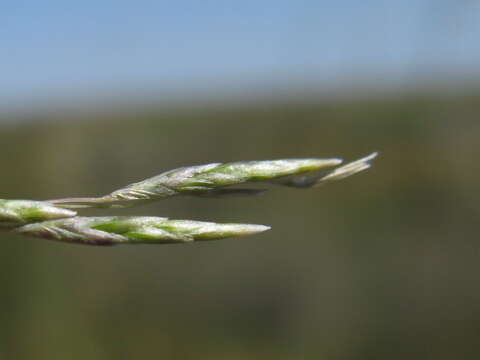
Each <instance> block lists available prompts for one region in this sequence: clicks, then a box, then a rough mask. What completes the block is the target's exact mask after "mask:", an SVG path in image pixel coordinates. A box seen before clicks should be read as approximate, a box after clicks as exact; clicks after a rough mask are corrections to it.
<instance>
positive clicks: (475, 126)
mask: <svg viewBox="0 0 480 360" xmlns="http://www.w3.org/2000/svg"><path fill="white" fill-rule="evenodd" d="M0 22H1V23H2V31H1V33H0V39H1V45H0V49H1V56H0V77H1V86H0V149H1V150H0V163H1V164H2V169H3V170H2V176H0V186H1V189H2V191H1V195H0V196H1V197H2V198H21V199H22V198H23V199H51V198H61V197H70V196H90V195H100V194H104V193H108V192H110V191H112V190H114V189H116V188H119V187H122V186H123V185H126V184H128V183H131V182H135V181H138V180H141V179H144V178H147V177H150V176H152V175H156V174H158V173H160V172H162V171H165V170H169V169H172V168H175V167H179V166H184V165H193V164H202V163H208V162H217V161H235V160H250V159H252V160H253V159H275V158H287V157H310V156H315V157H343V158H345V159H347V160H353V159H355V158H358V157H360V156H363V155H366V154H368V153H370V152H372V151H379V152H380V157H379V158H378V160H377V161H376V162H375V166H374V167H373V168H372V169H371V170H369V171H367V172H364V173H362V174H358V175H356V176H355V177H352V178H349V179H345V180H344V181H341V182H338V183H335V184H330V185H328V186H325V187H320V188H317V189H313V190H295V189H288V188H281V187H272V188H271V189H270V191H269V192H268V193H266V194H264V195H262V196H259V197H255V198H236V197H232V198H224V199H221V200H220V199H216V200H213V199H196V198H175V199H168V200H165V201H162V202H158V203H156V204H151V205H148V206H143V207H139V208H134V209H123V210H114V211H113V212H115V213H116V214H142V215H158V216H169V217H171V218H179V219H197V220H211V221H219V222H221V221H232V222H246V223H261V224H269V225H271V226H272V230H271V231H269V232H267V233H264V234H261V235H258V236H252V237H248V238H242V239H232V240H223V241H219V242H209V243H200V244H191V245H184V246H182V245H168V246H146V245H145V246H132V247H128V246H124V247H112V248H96V247H85V246H75V245H68V244H61V243H54V242H47V241H43V240H38V239H33V238H32V239H30V238H23V237H19V236H14V235H10V234H8V233H2V234H0V235H1V236H0V238H1V251H0V359H20V360H21V359H87V358H88V359H92V360H94V359H148V358H162V359H180V360H182V359H212V360H215V359H222V360H223V359H242V360H243V359H262V360H263V359H275V360H279V359H387V358H388V359H436V360H441V359H452V358H457V359H478V357H479V356H480V342H479V340H478V339H479V335H480V285H479V279H480V265H479V258H480V245H479V239H478V221H479V214H480V205H479V201H480V192H479V184H480V167H479V165H478V155H479V154H480V146H479V144H480V121H479V116H480V105H479V103H480V92H479V91H478V90H479V88H480V66H479V64H480V47H479V46H478V38H479V36H480V6H479V3H478V2H476V1H466V0H464V1H458V0H457V1H446V0H444V1H438V0H437V1H427V0H417V1H414V0H412V1H402V2H400V1H397V2H395V1H363V2H355V1H347V0H345V1H337V2H335V3H334V2H323V1H307V0H305V1H275V2H274V1H242V2H220V1H208V2H195V1H187V0H185V1H177V2H170V3H165V2H153V1H152V2H149V1H137V2H128V1H102V2H94V1H90V0H87V1H83V2H77V3H69V2H59V1H53V0H48V1H43V2H35V1H23V2H19V1H15V2H14V1H6V2H2V4H0ZM85 213H86V214H94V215H100V214H103V213H104V211H100V210H97V211H93V210H91V211H88V212H85Z"/></svg>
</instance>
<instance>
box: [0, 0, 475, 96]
mask: <svg viewBox="0 0 480 360" xmlns="http://www.w3.org/2000/svg"><path fill="white" fill-rule="evenodd" d="M0 24H1V29H2V30H1V32H0V81H1V86H0V103H2V102H3V103H7V102H10V101H17V102H23V101H28V100H31V99H42V98H43V97H48V96H51V97H53V98H55V96H65V95H67V96H71V97H75V96H77V95H79V94H84V95H85V94H87V95H88V94H95V92H104V93H108V92H110V93H115V92H119V93H120V92H124V93H129V92H136V91H140V92H141V91H144V92H147V93H148V91H150V90H151V91H152V92H153V89H156V90H162V91H167V92H168V89H189V88H196V89H199V91H203V90H205V89H207V90H208V89H210V90H212V89H216V90H222V89H224V88H225V89H227V88H234V87H235V86H243V87H245V88H247V89H248V88H249V87H251V88H255V87H256V86H257V85H258V84H261V83H268V82H275V81H277V80H278V79H300V80H302V79H304V80H305V79H308V80H309V81H311V82H314V83H318V86H319V87H322V86H327V85H324V84H334V83H335V82H336V81H344V82H345V81H346V82H347V83H348V81H350V80H351V81H354V80H356V79H357V78H360V79H364V80H365V81H367V82H370V83H372V82H373V83H375V82H376V81H378V82H382V81H388V79H389V78H391V77H396V78H398V77H400V78H401V77H405V78H408V79H417V78H418V75H428V76H440V77H441V76H444V75H445V74H449V75H450V76H452V75H453V76H455V74H469V73H476V74H478V73H479V72H478V70H479V68H480V66H479V64H480V45H479V44H480V42H479V39H480V3H479V2H477V1H471V0H470V1H469V0H456V1H447V0H430V1H428V0H417V1H413V0H403V1H388V0H386V1H378V0H377V1H375V0H370V1H369V0H364V1H349V0H337V1H318V0H317V1H315V0H303V1H302V0H298V1H294V0H290V1H285V0H275V1H273V0H272V1H271V0H265V1H261V0H257V1H250V0H243V1H218V0H217V1H208V0H204V1H193V0H177V1H145V0H137V1H121V0H115V1H113V0H110V1H102V0H97V1H93V0H83V1H53V0H43V1H40V0H25V1H22V0H3V1H2V2H1V3H0Z"/></svg>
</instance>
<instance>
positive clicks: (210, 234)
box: [15, 216, 269, 245]
mask: <svg viewBox="0 0 480 360" xmlns="http://www.w3.org/2000/svg"><path fill="white" fill-rule="evenodd" d="M268 229H269V227H268V226H264V225H251V224H217V223H213V222H204V221H191V220H169V219H168V218H161V217H152V216H148V217H134V216H110V217H109V216H106V217H80V216H79V217H74V218H70V219H62V220H53V221H44V222H40V223H35V224H29V225H25V226H22V227H19V228H17V229H15V231H16V232H18V233H21V234H24V235H31V236H35V237H40V238H44V239H50V240H57V241H65V242H72V243H80V244H88V245H116V244H140V243H143V244H153V243H160V244H171V243H188V242H192V241H206V240H218V239H224V238H230V237H239V236H246V235H251V234H256V233H259V232H263V231H265V230H268Z"/></svg>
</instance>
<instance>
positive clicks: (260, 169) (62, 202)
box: [52, 153, 377, 208]
mask: <svg viewBox="0 0 480 360" xmlns="http://www.w3.org/2000/svg"><path fill="white" fill-rule="evenodd" d="M376 156H377V154H376V153H374V154H371V155H369V156H367V157H365V158H362V159H360V160H357V161H354V162H352V163H349V164H347V165H344V166H341V167H337V168H334V169H331V168H332V167H335V166H337V165H339V164H341V163H342V160H341V159H316V158H310V159H284V160H264V161H239V162H232V163H225V164H222V163H213V164H208V165H198V166H188V167H183V168H179V169H175V170H170V171H168V172H165V173H163V174H160V175H157V176H155V177H152V178H149V179H147V180H143V181H141V182H137V183H134V184H131V185H128V186H126V187H124V188H122V189H119V190H116V191H114V192H112V193H111V194H109V195H105V196H102V197H98V198H71V199H59V200H53V201H52V203H54V204H56V205H57V206H62V207H67V208H76V207H127V206H133V205H136V204H138V203H142V202H146V201H153V200H158V199H163V198H167V197H171V196H175V195H194V196H221V195H230V194H239V195H254V194H257V193H259V192H261V191H263V190H258V189H238V188H226V187H229V186H232V185H239V184H244V183H253V182H265V183H276V184H281V185H284V186H290V187H296V188H307V187H312V186H316V185H320V184H323V183H326V182H330V181H334V180H340V179H343V178H345V177H348V176H351V175H353V174H356V173H358V172H360V171H362V170H365V169H368V168H369V167H370V166H371V165H370V162H371V161H372V160H373V159H374V158H375V157H376ZM326 169H328V170H326Z"/></svg>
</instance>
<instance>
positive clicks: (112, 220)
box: [0, 153, 377, 245]
mask: <svg viewBox="0 0 480 360" xmlns="http://www.w3.org/2000/svg"><path fill="white" fill-rule="evenodd" d="M376 156H377V154H376V153H374V154H371V155H369V156H367V157H364V158H362V159H360V160H357V161H354V162H351V163H348V164H346V165H343V166H338V165H340V164H341V163H342V160H341V159H316V158H308V159H284V160H265V161H239V162H232V163H225V164H222V163H214V164H208V165H199V166H188V167H183V168H179V169H175V170H171V171H168V172H165V173H163V174H160V175H158V176H155V177H152V178H150V179H147V180H144V181H141V182H138V183H135V184H131V185H129V186H127V187H124V188H122V189H119V190H116V191H114V192H112V193H111V194H109V195H105V196H101V197H98V198H69V199H58V200H50V201H31V200H1V199H0V229H3V230H9V231H13V232H15V233H18V234H24V235H29V236H34V237H38V238H44V239H50V240H57V241H63V242H71V243H79V244H87V245H115V244H169V243H188V242H192V241H204V240H216V239H224V238H229V237H238V236H245V235H251V234H256V233H259V232H263V231H265V230H268V229H269V227H268V226H264V225H252V224H218V223H213V222H203V221H192V220H169V219H168V218H160V217H136V216H116V217H80V216H76V215H77V214H76V212H74V211H71V210H68V209H67V208H82V207H99V208H113V207H127V206H133V205H137V204H140V203H143V202H147V201H154V200H159V199H163V198H167V197H171V196H176V195H193V196H223V195H231V194H238V195H255V194H258V193H259V192H262V191H263V190H259V189H249V188H235V187H233V188H232V187H231V186H234V185H240V184H244V183H253V182H263V183H274V184H279V185H283V186H289V187H294V188H310V187H314V186H317V185H321V184H325V183H328V182H331V181H335V180H340V179H343V178H345V177H348V176H351V175H354V174H356V173H358V172H360V171H362V170H365V169H368V168H369V167H370V166H371V161H372V160H373V159H374V158H375V157H376Z"/></svg>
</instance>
